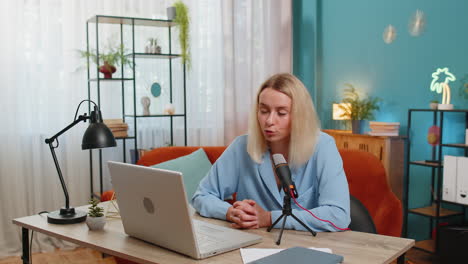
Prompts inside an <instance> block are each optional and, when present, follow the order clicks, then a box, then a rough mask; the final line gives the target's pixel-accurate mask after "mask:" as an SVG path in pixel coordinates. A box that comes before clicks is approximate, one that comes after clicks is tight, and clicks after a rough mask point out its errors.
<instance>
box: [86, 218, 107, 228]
mask: <svg viewBox="0 0 468 264" xmlns="http://www.w3.org/2000/svg"><path fill="white" fill-rule="evenodd" d="M86 224H87V225H88V227H89V229H90V230H102V229H103V228H104V225H105V224H106V217H105V216H101V217H91V216H89V215H88V217H86Z"/></svg>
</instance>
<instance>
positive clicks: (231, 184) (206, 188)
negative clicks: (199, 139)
mask: <svg viewBox="0 0 468 264" xmlns="http://www.w3.org/2000/svg"><path fill="white" fill-rule="evenodd" d="M278 153H279V154H282V155H283V156H284V157H285V159H286V161H287V162H288V163H289V166H290V169H291V177H292V180H293V181H294V182H295V184H296V187H297V193H298V194H299V197H298V198H297V202H298V203H299V204H300V205H301V206H303V207H305V208H307V209H309V210H310V211H312V213H313V214H314V215H315V216H317V217H318V218H320V219H324V220H328V221H329V222H332V223H333V224H331V223H329V222H324V221H320V220H318V219H317V218H315V217H313V216H312V215H311V214H310V213H309V212H307V211H304V210H302V209H300V208H299V207H298V206H297V205H296V204H295V203H292V208H293V214H294V215H295V216H297V217H298V218H299V219H300V220H301V221H302V222H304V223H305V224H307V225H308V226H309V227H310V228H311V229H312V230H315V231H338V230H340V228H346V227H347V226H348V225H349V223H350V216H349V190H348V183H347V181H346V176H345V173H344V171H343V164H342V160H341V157H340V155H339V153H338V150H337V148H336V145H335V141H334V140H333V138H332V137H330V136H328V135H327V134H325V133H323V132H321V131H320V124H319V120H318V118H317V114H316V111H315V108H314V105H313V103H312V99H311V97H310V95H309V93H308V91H307V90H306V88H305V87H304V85H303V84H302V83H301V81H299V80H298V79H297V78H296V77H294V76H293V75H291V74H287V73H284V74H276V75H273V76H272V77H270V78H269V79H268V80H266V81H265V82H264V83H263V84H262V85H261V86H260V89H259V91H258V93H257V100H256V102H255V104H254V109H253V111H252V113H251V116H250V123H249V131H248V135H243V136H240V137H237V138H236V139H235V140H234V141H233V142H232V144H231V145H230V146H229V147H228V148H227V149H226V150H225V151H224V153H223V154H222V155H221V157H219V159H218V160H217V161H216V162H215V164H214V165H213V167H212V168H211V170H210V172H209V173H208V175H207V176H206V177H205V178H203V180H202V181H201V182H200V185H199V187H198V190H197V191H196V193H195V194H194V196H193V198H192V204H193V206H194V207H195V209H196V210H197V211H198V212H199V213H200V214H201V215H202V216H206V217H214V218H219V219H225V220H227V221H230V222H232V226H233V227H235V228H260V227H267V226H270V225H271V223H272V222H274V221H275V220H276V219H278V217H280V215H281V214H282V206H283V197H284V191H283V189H282V188H281V183H280V182H279V180H278V177H277V176H276V174H275V171H274V164H273V162H272V155H273V154H278ZM233 193H236V199H237V202H235V203H234V204H233V205H231V204H229V203H227V202H225V201H224V199H227V198H229V197H230V196H231V195H232V194H233ZM334 225H335V226H334ZM275 227H276V226H275ZM285 228H288V229H297V230H305V228H304V227H303V226H302V225H301V224H300V223H298V222H297V221H296V220H295V219H293V218H292V217H288V218H287V221H286V225H285Z"/></svg>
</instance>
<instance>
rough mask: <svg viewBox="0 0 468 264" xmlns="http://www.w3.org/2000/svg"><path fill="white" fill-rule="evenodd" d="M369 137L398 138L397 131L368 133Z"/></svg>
mask: <svg viewBox="0 0 468 264" xmlns="http://www.w3.org/2000/svg"><path fill="white" fill-rule="evenodd" d="M369 135H371V136H389V137H397V136H398V131H394V132H391V131H384V132H375V131H369Z"/></svg>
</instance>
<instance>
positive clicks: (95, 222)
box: [86, 198, 106, 230]
mask: <svg viewBox="0 0 468 264" xmlns="http://www.w3.org/2000/svg"><path fill="white" fill-rule="evenodd" d="M89 204H91V206H90V207H89V212H88V217H87V218H86V224H87V225H88V227H89V229H90V230H101V229H103V228H104V225H105V224H106V217H105V216H104V213H103V212H104V208H102V207H100V206H98V204H99V200H97V199H95V198H92V199H91V200H90V201H89Z"/></svg>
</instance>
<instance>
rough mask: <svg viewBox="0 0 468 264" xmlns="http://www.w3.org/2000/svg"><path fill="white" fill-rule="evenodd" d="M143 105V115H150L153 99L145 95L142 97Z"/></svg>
mask: <svg viewBox="0 0 468 264" xmlns="http://www.w3.org/2000/svg"><path fill="white" fill-rule="evenodd" d="M141 105H142V106H143V115H145V116H147V115H150V111H149V107H150V105H151V100H150V98H149V97H148V96H143V97H142V98H141Z"/></svg>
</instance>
